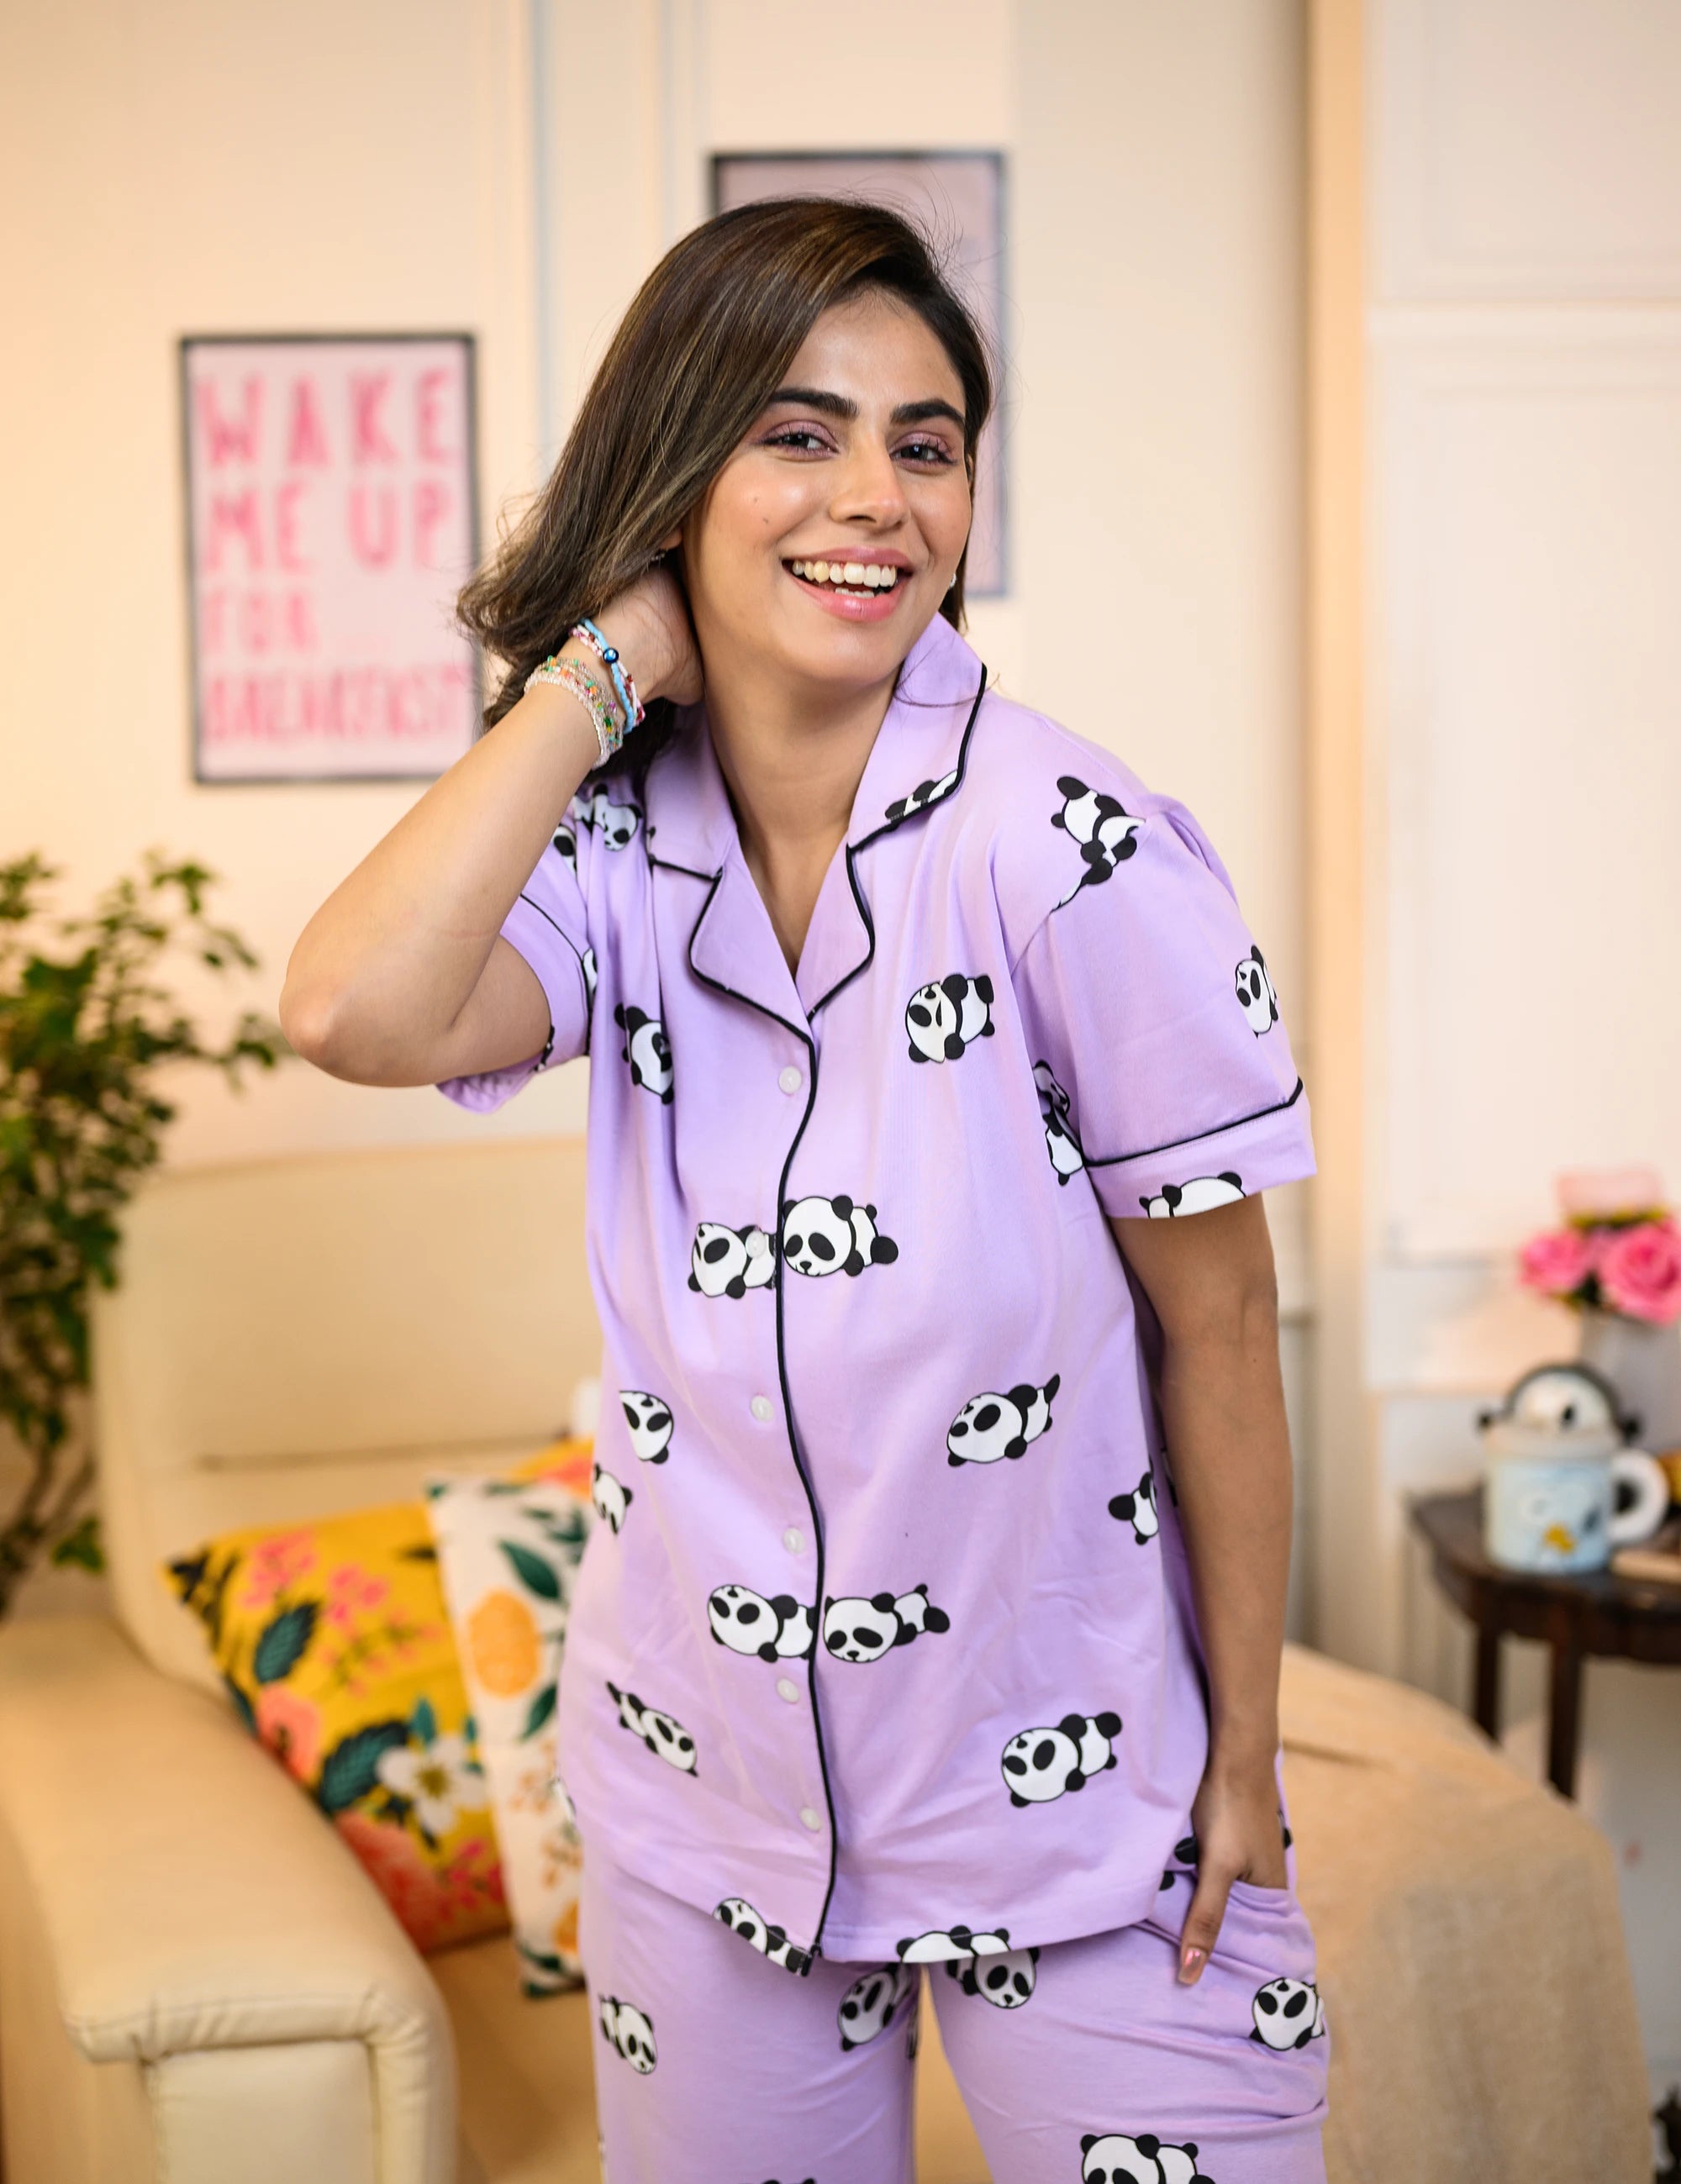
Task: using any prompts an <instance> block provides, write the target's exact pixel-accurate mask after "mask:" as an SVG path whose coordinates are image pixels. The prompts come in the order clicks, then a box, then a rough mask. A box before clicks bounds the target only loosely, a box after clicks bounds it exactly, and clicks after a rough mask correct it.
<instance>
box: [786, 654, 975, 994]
mask: <svg viewBox="0 0 1681 2184" xmlns="http://www.w3.org/2000/svg"><path fill="white" fill-rule="evenodd" d="M985 696H986V662H985V661H984V660H983V661H982V663H981V667H980V688H979V689H978V690H977V691H976V692H975V703H974V704H973V705H971V706H970V707H969V718H968V720H967V721H964V723H963V740H962V742H961V743H960V744H958V777H957V779H956V780H955V781H954V782H953V783H952V785H951V787H950V788H948V789H947V791H946V794H944V795H943V796H940V797H936V798H935V799H934V802H933V803H931V804H919V805H918V806H917V808H916V810H915V811H902V812H901V813H900V814H899V816H898V817H897V818H896V819H889V820H888V821H886V822H885V824H884V825H882V826H880V827H877V828H876V829H875V831H874V833H869V834H866V835H864V836H863V838H862V839H861V840H859V841H857V842H848V844H846V879H847V883H848V884H849V885H850V887H851V888H852V900H853V901H854V902H856V903H857V906H858V915H859V917H862V918H863V922H864V931H865V933H867V934H868V938H869V946H868V948H867V949H866V950H864V953H863V957H862V958H861V959H860V961H857V962H856V963H854V964H853V966H852V969H851V970H850V971H848V972H847V973H846V976H845V978H837V979H836V980H835V983H834V984H833V985H832V986H831V987H830V988H829V991H828V992H827V993H826V994H824V995H823V996H822V998H821V999H820V1000H815V1001H813V1003H812V1006H811V1014H812V1015H813V1017H814V1016H816V1014H817V1012H818V1010H819V1009H826V1008H827V1007H828V1006H829V1003H830V1002H831V1001H832V1000H834V999H835V995H837V994H838V993H841V991H842V990H843V989H845V988H846V987H847V986H850V985H851V984H852V981H853V979H854V978H859V977H861V976H862V975H863V972H866V971H867V970H868V968H869V967H870V965H871V964H872V963H873V962H874V961H875V920H874V918H873V917H871V916H870V914H869V904H868V901H867V900H866V899H865V896H864V891H863V887H862V886H861V885H860V884H859V881H858V871H857V864H856V863H855V862H854V859H855V858H856V857H857V853H858V851H859V850H862V849H864V848H865V847H867V846H868V844H870V843H871V842H874V841H875V840H876V839H877V838H878V837H879V836H880V835H883V834H891V833H896V832H897V830H898V829H899V828H900V827H902V826H904V825H905V824H906V823H907V822H908V821H909V820H912V819H919V818H920V817H921V816H922V815H923V813H924V811H934V810H935V809H936V808H937V807H938V806H939V805H946V804H949V803H950V802H951V800H952V798H953V797H954V796H955V795H956V794H957V793H958V790H959V789H960V788H962V787H963V775H964V772H966V771H967V769H968V766H969V738H970V737H971V736H973V734H974V733H975V721H977V720H978V719H979V718H980V701H981V699H983V698H984V697H985Z"/></svg>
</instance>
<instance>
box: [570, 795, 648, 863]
mask: <svg viewBox="0 0 1681 2184" xmlns="http://www.w3.org/2000/svg"><path fill="white" fill-rule="evenodd" d="M572 816H574V818H575V819H576V820H577V822H578V825H579V826H580V827H589V830H590V832H591V833H593V834H594V835H595V838H596V839H597V840H598V841H599V842H600V844H601V846H602V847H603V848H604V849H607V850H628V848H629V846H630V844H632V843H633V842H634V840H635V839H636V834H637V829H638V828H639V827H640V826H641V824H642V814H641V812H640V811H638V809H637V807H636V806H635V805H634V804H615V803H614V801H613V799H612V796H611V795H610V794H609V793H608V789H607V784H606V782H605V781H601V782H597V783H596V784H595V788H593V789H591V791H590V792H589V796H588V797H587V798H585V797H574V798H573V799H572Z"/></svg>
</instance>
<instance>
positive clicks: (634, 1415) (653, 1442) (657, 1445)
mask: <svg viewBox="0 0 1681 2184" xmlns="http://www.w3.org/2000/svg"><path fill="white" fill-rule="evenodd" d="M619 1408H620V1409H621V1410H622V1411H623V1412H624V1423H625V1425H626V1427H627V1428H628V1431H629V1434H630V1446H632V1447H633V1448H634V1450H635V1451H636V1453H637V1455H638V1457H639V1458H640V1459H641V1461H642V1462H643V1463H664V1462H665V1460H666V1458H667V1457H668V1456H669V1455H670V1454H671V1436H672V1415H671V1405H670V1404H669V1403H668V1402H667V1401H666V1400H665V1398H664V1397H663V1396H651V1395H650V1394H649V1393H648V1391H647V1390H646V1389H645V1388H622V1389H621V1390H619Z"/></svg>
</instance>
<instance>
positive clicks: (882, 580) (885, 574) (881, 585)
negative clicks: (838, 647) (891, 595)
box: [785, 561, 904, 599]
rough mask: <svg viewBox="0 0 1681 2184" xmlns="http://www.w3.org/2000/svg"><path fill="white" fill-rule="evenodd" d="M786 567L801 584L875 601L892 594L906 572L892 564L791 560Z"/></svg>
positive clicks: (849, 596)
mask: <svg viewBox="0 0 1681 2184" xmlns="http://www.w3.org/2000/svg"><path fill="white" fill-rule="evenodd" d="M785 567H787V568H789V569H790V570H791V571H793V573H794V575H795V576H796V577H798V578H799V579H800V581H801V582H802V583H807V584H815V585H817V586H818V588H820V589H824V590H828V591H832V592H835V593H839V594H840V596H841V598H842V599H874V598H875V597H876V596H877V594H878V593H881V592H891V590H892V589H893V588H894V586H895V585H896V583H897V582H898V581H899V578H900V577H901V576H902V574H903V573H904V571H902V570H900V569H898V568H897V567H896V565H894V564H893V563H892V562H891V561H789V562H787V563H785Z"/></svg>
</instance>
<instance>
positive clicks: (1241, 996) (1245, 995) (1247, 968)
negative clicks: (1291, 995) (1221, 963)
mask: <svg viewBox="0 0 1681 2184" xmlns="http://www.w3.org/2000/svg"><path fill="white" fill-rule="evenodd" d="M1232 978H1233V980H1234V982H1235V983H1236V985H1237V1002H1238V1006H1240V1007H1241V1008H1242V1010H1243V1015H1244V1017H1245V1018H1246V1019H1247V1021H1248V1027H1249V1029H1250V1030H1251V1031H1252V1032H1253V1033H1254V1035H1255V1037H1256V1038H1257V1039H1264V1038H1265V1036H1266V1034H1267V1033H1268V1032H1270V1031H1271V1029H1272V1027H1273V1026H1274V1024H1276V1022H1277V1021H1278V995H1277V991H1276V989H1275V987H1274V985H1273V983H1272V974H1271V972H1269V971H1268V969H1267V967H1266V958H1265V956H1263V955H1262V954H1261V952H1260V950H1259V948H1251V949H1250V950H1249V952H1248V955H1247V956H1245V957H1244V958H1243V961H1242V962H1241V963H1240V964H1239V965H1238V966H1237V969H1236V971H1235V972H1233V973H1232Z"/></svg>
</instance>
